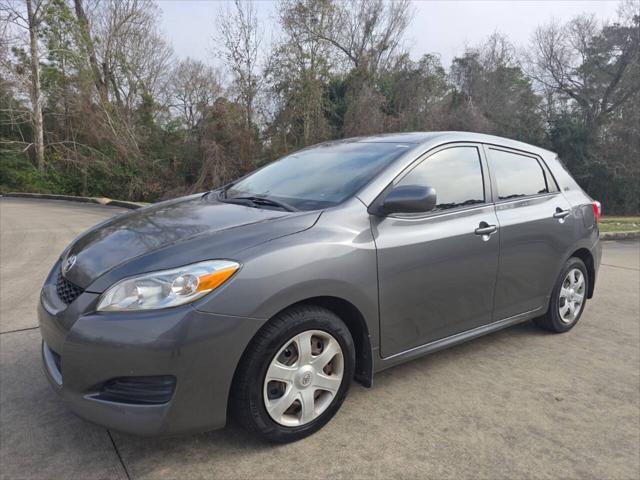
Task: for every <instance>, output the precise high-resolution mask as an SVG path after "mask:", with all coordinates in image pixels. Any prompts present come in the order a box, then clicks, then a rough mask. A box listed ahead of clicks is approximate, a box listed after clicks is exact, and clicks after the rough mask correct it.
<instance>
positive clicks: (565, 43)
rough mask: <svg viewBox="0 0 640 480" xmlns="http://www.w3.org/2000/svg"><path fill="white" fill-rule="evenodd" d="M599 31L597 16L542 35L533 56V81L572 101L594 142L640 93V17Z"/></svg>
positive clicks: (539, 33) (552, 27)
mask: <svg viewBox="0 0 640 480" xmlns="http://www.w3.org/2000/svg"><path fill="white" fill-rule="evenodd" d="M623 21H624V22H625V23H617V24H613V25H605V26H604V27H603V28H602V29H600V28H599V25H598V23H597V22H596V20H595V18H594V17H593V16H585V15H582V16H579V17H576V18H574V19H573V20H572V21H570V22H568V23H567V24H564V25H560V24H558V23H550V24H548V25H546V26H544V27H540V28H538V29H537V30H536V32H535V34H534V36H533V42H532V47H531V50H530V51H529V55H528V62H529V69H530V74H531V76H532V77H533V78H534V79H535V80H536V81H537V82H538V83H539V84H540V85H542V86H543V87H544V88H546V89H548V90H551V91H552V92H554V93H556V94H560V95H563V96H565V97H567V98H569V99H571V100H572V101H573V102H575V104H576V105H577V107H578V108H579V110H580V111H581V112H582V114H583V119H584V122H585V125H586V126H587V128H588V130H589V131H590V132H591V134H592V136H597V135H598V133H599V131H600V128H601V127H602V125H603V124H604V121H605V119H606V118H608V117H609V116H610V115H612V114H613V112H615V111H616V110H617V109H618V108H619V107H620V106H621V105H623V104H624V103H625V102H626V101H627V100H628V99H629V98H631V97H632V96H633V95H634V94H635V93H637V92H638V90H640V82H639V81H638V78H640V71H639V70H638V68H639V67H638V65H639V61H638V60H639V52H640V16H638V15H637V14H636V15H633V16H632V18H626V19H623Z"/></svg>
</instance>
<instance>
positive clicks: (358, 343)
mask: <svg viewBox="0 0 640 480" xmlns="http://www.w3.org/2000/svg"><path fill="white" fill-rule="evenodd" d="M300 305H315V306H319V307H323V308H326V309H327V310H329V311H331V312H333V313H334V314H336V315H337V316H338V317H339V318H340V319H341V320H342V321H343V322H344V323H345V325H346V326H347V328H348V329H349V332H350V333H351V337H352V338H353V343H354V345H355V348H356V352H355V353H356V367H355V373H354V379H355V380H356V381H357V382H358V383H360V384H362V385H363V386H365V387H371V386H372V384H373V351H372V348H371V340H370V338H369V329H368V327H367V323H366V320H365V318H364V315H362V313H361V312H360V310H359V309H358V308H357V307H356V306H355V305H354V304H353V303H351V302H349V301H348V300H345V299H344V298H340V297H336V296H330V295H324V296H316V297H310V298H306V299H303V300H299V301H296V302H294V303H292V304H290V305H287V306H286V307H284V308H281V309H280V310H279V311H278V312H276V313H275V314H274V315H272V316H271V317H270V319H269V320H271V319H273V318H275V317H277V316H278V315H280V314H281V313H282V312H284V311H286V310H289V309H290V308H293V307H297V306H300ZM268 323H269V321H267V322H265V325H267V324H268ZM263 327H264V325H263ZM257 334H258V332H256V334H255V335H257ZM255 335H254V337H255ZM251 343H252V342H251V341H249V342H248V343H247V346H246V347H245V349H244V351H243V352H242V355H241V357H240V360H239V362H238V364H237V366H236V370H235V372H234V374H233V380H232V385H234V384H235V382H236V375H237V373H238V370H239V366H240V365H241V364H242V361H243V359H244V358H245V355H246V353H247V350H248V349H249V348H250V346H251ZM233 390H234V387H233V386H232V388H230V389H229V396H231V395H232V394H233ZM230 404H231V402H228V405H230ZM228 409H229V407H227V410H228Z"/></svg>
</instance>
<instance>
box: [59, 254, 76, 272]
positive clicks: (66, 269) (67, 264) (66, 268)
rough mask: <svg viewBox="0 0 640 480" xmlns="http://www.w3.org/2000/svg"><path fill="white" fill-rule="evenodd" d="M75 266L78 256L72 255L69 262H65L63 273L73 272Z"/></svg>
mask: <svg viewBox="0 0 640 480" xmlns="http://www.w3.org/2000/svg"><path fill="white" fill-rule="evenodd" d="M75 264H76V256H75V255H71V256H70V257H68V258H67V261H66V262H64V267H63V269H62V271H63V273H69V270H71V269H72V268H73V266H74V265H75Z"/></svg>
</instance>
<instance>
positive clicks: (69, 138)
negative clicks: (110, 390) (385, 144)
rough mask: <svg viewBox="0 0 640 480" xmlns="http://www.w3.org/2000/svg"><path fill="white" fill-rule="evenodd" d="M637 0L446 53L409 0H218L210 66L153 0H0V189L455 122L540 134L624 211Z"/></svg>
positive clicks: (198, 164)
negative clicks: (426, 33)
mask: <svg viewBox="0 0 640 480" xmlns="http://www.w3.org/2000/svg"><path fill="white" fill-rule="evenodd" d="M427 5H428V4H427ZM638 5H639V4H638V3H637V2H634V1H633V0H624V1H622V2H621V3H620V4H619V8H618V18H617V19H616V20H615V21H614V22H608V23H602V22H600V21H598V20H597V19H596V18H595V17H593V16H588V15H576V16H575V18H573V19H572V20H570V21H568V22H565V23H558V22H553V21H552V22H550V23H548V24H545V25H541V26H539V27H538V28H537V29H536V30H535V32H534V33H533V35H532V37H531V40H530V42H529V43H528V44H527V45H525V46H524V47H518V48H516V47H515V46H514V45H513V44H512V43H511V42H510V41H509V39H508V38H507V37H505V36H503V35H501V34H499V33H494V34H493V35H491V36H489V37H488V38H487V39H486V40H485V41H484V42H481V43H480V44H479V45H475V46H470V47H467V48H466V49H465V50H464V51H463V52H460V55H458V56H456V57H455V58H454V59H453V60H452V62H451V64H450V65H447V66H445V65H443V64H442V62H441V59H440V57H439V56H438V55H437V54H435V53H434V54H427V55H424V56H422V57H421V58H417V59H416V58H412V57H411V56H410V55H409V52H408V50H407V48H406V46H405V45H406V32H407V28H408V26H409V25H410V22H411V19H412V5H411V4H410V2H409V1H408V0H396V1H393V2H391V1H384V0H281V1H279V2H278V4H277V25H275V24H274V25H264V22H263V23H260V22H259V21H258V16H257V13H256V8H255V5H254V4H253V3H252V2H250V1H241V0H236V1H234V2H229V3H227V4H225V6H224V8H223V11H222V12H221V13H220V15H219V16H218V18H217V19H216V21H215V27H214V28H212V31H211V32H203V33H202V41H203V42H204V41H210V42H211V44H212V45H214V50H215V51H214V52H213V53H212V55H214V56H215V57H216V62H211V64H207V63H203V62H201V61H198V60H193V59H191V58H185V59H181V58H178V57H177V56H176V55H175V54H174V52H173V51H172V48H171V46H170V44H169V43H168V42H167V40H166V39H165V37H164V36H163V33H162V31H161V30H160V28H159V20H160V14H161V12H160V10H159V8H158V6H157V5H156V4H155V3H154V2H153V1H152V0H0V158H1V162H0V191H4V192H6V191H10V190H22V191H39V192H53V193H64V194H74V195H89V196H109V197H114V198H121V199H130V200H140V201H156V200H159V199H164V198H171V197H175V196H178V195H181V194H186V193H191V192H197V191H203V190H206V189H211V188H213V187H216V186H218V185H221V184H224V183H226V182H229V181H231V180H233V179H235V178H237V177H238V176H241V175H243V174H244V173H246V172H248V171H251V170H253V169H254V168H256V167H257V166H260V165H263V164H265V163H267V162H270V161H273V160H274V159H276V158H279V157H281V156H283V155H285V154H287V153H289V152H293V151H295V150H297V149H300V148H303V147H305V146H307V145H311V144H314V143H318V142H322V141H326V140H331V139H338V138H346V137H351V136H358V135H367V134H375V133H381V132H401V131H424V130H427V131H428V130H468V131H474V132H484V133H491V134H496V135H501V136H505V137H509V138H513V139H517V140H522V141H525V142H528V143H532V144H534V145H539V146H542V147H545V148H548V149H550V150H553V151H555V152H557V153H558V154H559V156H560V158H561V159H562V160H563V162H564V164H565V165H566V167H567V168H568V169H569V170H570V171H571V173H572V174H573V175H574V177H575V178H576V179H577V181H578V182H579V183H580V184H581V186H582V187H583V188H584V189H585V190H586V191H587V192H588V193H589V194H590V195H592V196H593V197H594V198H596V199H598V200H600V201H602V203H603V205H604V206H605V209H606V210H605V211H606V212H607V213H620V214H631V213H638V212H639V211H640V112H639V108H638V107H639V106H640V60H639V56H640V11H639V6H638ZM425 8H428V6H427V7H425ZM276 27H277V28H276ZM267 28H269V29H273V30H277V31H278V35H276V36H275V39H269V42H267V38H266V35H265V30H266V29H267ZM212 65H219V66H220V67H219V68H218V67H214V66H212Z"/></svg>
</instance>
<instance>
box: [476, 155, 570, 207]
mask: <svg viewBox="0 0 640 480" xmlns="http://www.w3.org/2000/svg"><path fill="white" fill-rule="evenodd" d="M482 148H483V151H484V153H485V157H486V162H487V168H488V171H489V174H490V177H491V190H492V200H493V203H494V204H502V203H510V202H518V201H521V200H526V199H530V198H537V197H544V196H547V195H557V194H558V193H560V188H559V186H558V182H556V179H555V178H554V177H553V175H551V170H550V169H549V167H548V166H547V164H546V163H545V161H544V160H543V159H542V158H541V157H540V156H539V155H536V154H535V153H531V152H526V151H523V150H517V149H514V148H509V147H505V146H503V145H496V144H493V143H483V144H482ZM489 150H499V151H503V152H506V153H510V154H512V155H520V156H523V157H529V158H532V159H534V160H535V161H536V162H538V166H539V167H540V170H542V177H543V179H544V182H545V186H546V188H547V192H545V193H534V194H531V195H525V196H522V197H518V198H505V199H502V200H501V199H500V197H499V196H498V195H499V194H498V182H497V179H496V178H495V175H494V172H493V170H491V166H490V162H489V157H490V155H491V152H490V151H489ZM550 180H551V182H552V185H554V186H555V190H554V191H549V190H550V188H549V187H550Z"/></svg>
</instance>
